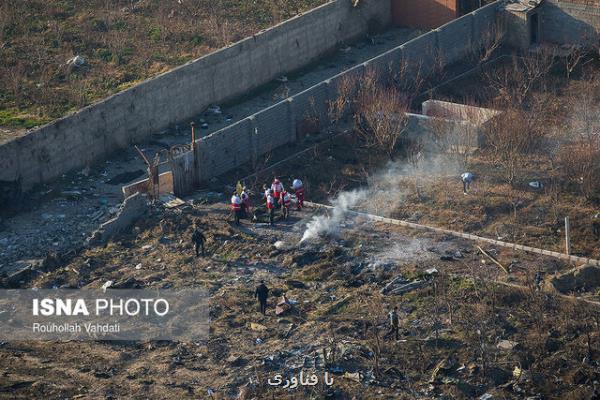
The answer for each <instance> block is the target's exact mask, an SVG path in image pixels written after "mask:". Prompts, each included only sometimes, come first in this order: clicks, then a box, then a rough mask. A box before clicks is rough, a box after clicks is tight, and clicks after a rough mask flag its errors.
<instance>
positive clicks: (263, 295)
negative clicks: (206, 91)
mask: <svg viewBox="0 0 600 400" xmlns="http://www.w3.org/2000/svg"><path fill="white" fill-rule="evenodd" d="M254 297H255V298H257V299H258V304H259V306H260V312H261V313H262V314H263V315H265V314H266V312H267V298H268V297H269V288H268V287H267V285H265V281H260V285H258V286H257V287H256V291H255V292H254Z"/></svg>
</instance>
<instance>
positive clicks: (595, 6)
mask: <svg viewBox="0 0 600 400" xmlns="http://www.w3.org/2000/svg"><path fill="white" fill-rule="evenodd" d="M539 14H540V33H541V40H542V41H544V42H550V43H557V44H593V45H597V44H598V34H599V32H600V2H599V1H595V0H545V1H544V3H543V4H542V6H541V7H540V12H539Z"/></svg>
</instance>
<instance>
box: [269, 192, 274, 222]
mask: <svg viewBox="0 0 600 400" xmlns="http://www.w3.org/2000/svg"><path fill="white" fill-rule="evenodd" d="M267 212H268V213H269V224H270V225H273V219H274V217H275V198H274V197H273V195H272V194H271V191H270V190H269V192H268V193H267Z"/></svg>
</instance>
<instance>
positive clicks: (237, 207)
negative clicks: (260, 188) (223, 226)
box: [231, 192, 242, 225]
mask: <svg viewBox="0 0 600 400" xmlns="http://www.w3.org/2000/svg"><path fill="white" fill-rule="evenodd" d="M231 211H233V215H234V217H235V224H236V225H239V224H240V218H241V217H242V199H241V198H240V196H238V194H237V192H233V195H232V196H231Z"/></svg>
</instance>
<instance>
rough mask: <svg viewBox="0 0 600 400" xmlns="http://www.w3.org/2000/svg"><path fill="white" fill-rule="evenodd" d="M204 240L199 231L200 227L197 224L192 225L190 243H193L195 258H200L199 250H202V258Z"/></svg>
mask: <svg viewBox="0 0 600 400" xmlns="http://www.w3.org/2000/svg"><path fill="white" fill-rule="evenodd" d="M205 241H206V238H205V237H204V234H203V233H202V231H201V230H200V226H199V225H198V223H194V233H192V243H194V248H195V249H196V257H198V256H200V252H199V250H202V257H204V242H205Z"/></svg>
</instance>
